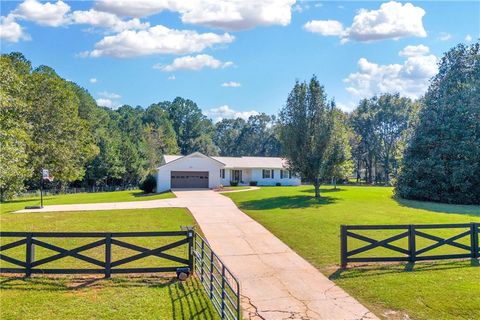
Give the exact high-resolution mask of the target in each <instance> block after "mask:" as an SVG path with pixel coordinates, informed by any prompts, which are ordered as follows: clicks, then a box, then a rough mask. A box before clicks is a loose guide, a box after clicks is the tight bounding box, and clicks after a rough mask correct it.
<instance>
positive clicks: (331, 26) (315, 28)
mask: <svg viewBox="0 0 480 320" xmlns="http://www.w3.org/2000/svg"><path fill="white" fill-rule="evenodd" d="M303 28H304V29H305V30H307V31H310V32H314V33H320V34H321V35H323V36H341V35H342V34H343V32H344V30H343V25H342V24H341V23H340V22H338V21H336V20H312V21H309V22H307V23H305V25H304V26H303Z"/></svg>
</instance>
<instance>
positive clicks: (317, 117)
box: [279, 76, 334, 198]
mask: <svg viewBox="0 0 480 320" xmlns="http://www.w3.org/2000/svg"><path fill="white" fill-rule="evenodd" d="M333 108H334V106H333V103H329V102H327V96H326V93H325V90H324V88H323V86H321V85H320V83H319V82H318V80H317V78H316V77H315V76H314V77H312V79H311V80H310V82H309V83H308V84H307V83H306V82H303V83H299V82H297V83H295V86H294V87H293V89H292V91H291V92H290V94H289V96H288V99H287V102H286V104H285V106H284V107H283V108H282V110H281V112H280V128H279V130H280V141H281V142H282V146H283V152H284V154H285V157H286V158H287V160H288V164H289V166H290V169H291V170H293V171H294V172H296V173H297V174H300V175H301V177H302V178H303V179H304V180H306V181H308V182H311V183H313V185H314V187H315V197H316V198H319V197H320V183H321V181H322V179H324V178H326V175H325V174H326V173H327V172H326V171H327V170H326V166H327V160H328V157H329V153H330V148H331V141H332V134H333V128H334V114H333V111H332V110H333Z"/></svg>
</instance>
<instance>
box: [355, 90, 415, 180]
mask: <svg viewBox="0 0 480 320" xmlns="http://www.w3.org/2000/svg"><path fill="white" fill-rule="evenodd" d="M415 114H416V105H415V104H414V103H412V101H411V100H410V99H408V98H404V97H401V96H400V95H399V94H388V93H386V94H382V95H380V96H375V97H373V98H370V99H363V100H362V101H361V102H360V105H359V107H358V108H357V109H356V110H355V111H354V112H353V113H352V115H351V117H350V123H351V125H352V128H353V130H354V132H355V135H356V136H357V137H358V141H357V145H355V146H354V155H355V157H356V161H357V170H359V169H360V166H359V163H360V162H363V164H364V167H365V169H366V181H367V183H373V182H374V181H377V182H383V183H385V184H390V179H391V177H392V176H395V175H396V171H397V168H398V162H399V161H400V158H401V154H402V152H403V147H404V145H405V139H406V138H407V137H408V132H409V131H408V129H409V128H410V127H409V126H410V125H412V123H413V121H412V119H413V118H414V117H415Z"/></svg>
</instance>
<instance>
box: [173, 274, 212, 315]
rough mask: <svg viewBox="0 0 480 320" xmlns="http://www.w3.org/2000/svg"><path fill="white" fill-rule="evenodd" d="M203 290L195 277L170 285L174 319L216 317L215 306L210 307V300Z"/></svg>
mask: <svg viewBox="0 0 480 320" xmlns="http://www.w3.org/2000/svg"><path fill="white" fill-rule="evenodd" d="M203 290H204V289H203V288H202V287H201V285H200V284H199V282H198V281H197V280H196V279H195V278H194V279H190V281H185V282H178V285H175V286H169V287H168V291H169V295H170V300H171V301H172V316H173V319H182V320H187V319H189V320H190V319H214V318H215V316H214V314H213V313H212V309H213V308H210V307H209V305H210V301H209V300H208V298H207V297H206V295H205V292H204V291H203Z"/></svg>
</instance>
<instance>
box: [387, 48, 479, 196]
mask: <svg viewBox="0 0 480 320" xmlns="http://www.w3.org/2000/svg"><path fill="white" fill-rule="evenodd" d="M423 103H424V106H423V108H422V110H421V111H420V115H419V123H418V126H417V128H416V129H415V131H414V133H413V137H412V139H411V142H410V143H409V145H408V147H407V149H406V153H405V158H404V164H403V169H402V172H401V175H400V177H399V180H398V184H397V187H396V192H397V194H398V195H399V196H401V197H403V198H408V199H417V200H427V201H438V202H447V203H458V204H479V203H480V44H479V43H475V44H473V45H471V46H468V47H467V46H464V45H458V46H456V47H455V48H453V49H451V50H450V51H449V52H447V53H446V54H445V55H444V56H443V58H442V59H441V61H440V65H439V72H438V74H437V75H436V76H435V77H434V79H433V81H432V83H431V85H430V87H429V89H428V92H427V94H426V95H425V99H424V100H423Z"/></svg>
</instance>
